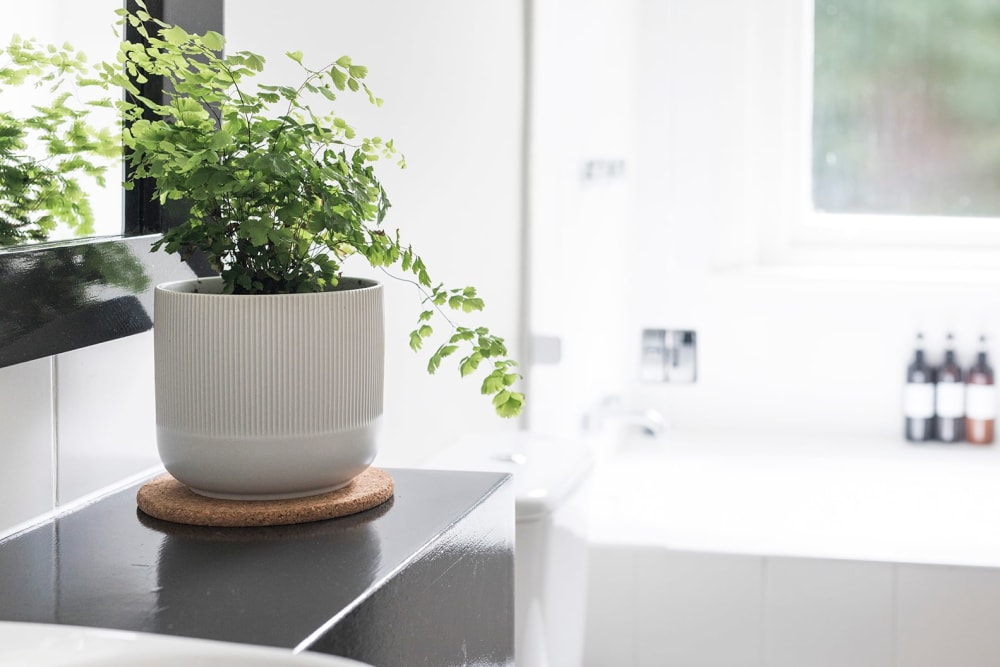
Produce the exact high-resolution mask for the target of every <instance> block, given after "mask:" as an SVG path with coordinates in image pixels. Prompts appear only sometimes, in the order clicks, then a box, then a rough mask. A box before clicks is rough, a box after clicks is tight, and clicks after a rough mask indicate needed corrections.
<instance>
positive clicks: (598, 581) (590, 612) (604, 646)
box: [583, 545, 638, 667]
mask: <svg viewBox="0 0 1000 667" xmlns="http://www.w3.org/2000/svg"><path fill="white" fill-rule="evenodd" d="M635 560H636V554H635V550H634V549H633V548H631V547H616V546H611V545H609V546H604V545H601V546H598V547H595V548H593V549H591V550H590V553H589V561H588V564H587V631H586V635H585V640H584V646H583V655H584V665H585V667H608V666H610V665H615V667H632V666H633V665H635V657H636V656H635V647H636V646H637V644H636V638H635V624H636V617H635V596H636V585H637V579H638V575H637V573H636V566H635Z"/></svg>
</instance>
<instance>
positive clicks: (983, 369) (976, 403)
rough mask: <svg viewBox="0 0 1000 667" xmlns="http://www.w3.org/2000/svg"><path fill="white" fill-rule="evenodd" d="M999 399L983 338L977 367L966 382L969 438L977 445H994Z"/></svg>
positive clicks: (966, 426) (974, 366)
mask: <svg viewBox="0 0 1000 667" xmlns="http://www.w3.org/2000/svg"><path fill="white" fill-rule="evenodd" d="M996 412H997V399H996V388H995V387H994V385H993V367H992V366H990V363H989V358H988V357H987V353H986V337H985V336H980V337H979V352H978V353H977V354H976V363H975V364H973V365H972V368H970V369H969V373H968V375H966V378H965V437H966V439H968V441H969V442H971V443H973V444H976V445H989V444H991V443H992V442H993V424H994V420H995V419H996Z"/></svg>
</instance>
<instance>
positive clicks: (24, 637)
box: [0, 621, 371, 667]
mask: <svg viewBox="0 0 1000 667" xmlns="http://www.w3.org/2000/svg"><path fill="white" fill-rule="evenodd" d="M0 665H2V666H4V667H7V666H10V667H15V666H16V667H21V666H22V665H23V666H24V667H84V666H88V667H96V666H98V665H100V667H168V666H169V667H177V665H183V667H363V666H364V665H365V663H361V662H357V661H355V660H348V659H347V658H338V657H336V656H328V655H321V654H319V653H298V654H295V653H292V652H291V650H284V649H278V648H270V647H263V646H249V645H246V644H233V643H229V642H216V641H208V640H205V639H189V638H187V637H171V636H167V635H154V634H148V633H143V632H125V631H120V630H104V629H100V628H81V627H77V626H72V625H50V624H46V623H14V622H6V621H0ZM368 667H371V666H370V665H369V666H368Z"/></svg>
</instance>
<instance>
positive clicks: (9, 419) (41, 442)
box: [0, 359, 54, 533]
mask: <svg viewBox="0 0 1000 667" xmlns="http://www.w3.org/2000/svg"><path fill="white" fill-rule="evenodd" d="M0 424H3V428H2V430H0V533H3V531H4V529H5V528H7V527H10V526H13V525H15V524H18V523H21V522H24V521H27V520H29V519H31V518H32V517H34V516H37V515H39V514H43V513H45V512H48V511H49V510H51V509H52V507H53V502H54V488H53V478H52V466H53V458H52V456H53V447H54V442H53V433H52V362H51V360H50V359H38V360H35V361H29V362H26V363H23V364H18V365H16V366H9V367H7V368H0Z"/></svg>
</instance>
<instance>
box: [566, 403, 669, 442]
mask: <svg viewBox="0 0 1000 667" xmlns="http://www.w3.org/2000/svg"><path fill="white" fill-rule="evenodd" d="M608 422H616V423H619V424H627V425H631V426H635V427H637V428H638V429H639V430H640V431H641V432H642V434H643V435H646V436H649V437H651V438H652V437H656V436H658V435H661V434H663V432H664V431H665V430H666V428H667V421H666V419H664V417H663V414H662V413H660V412H659V411H658V410H654V409H652V408H626V407H624V405H623V404H622V399H621V396H606V397H605V398H604V399H602V400H601V402H600V403H598V404H597V405H596V406H594V407H593V408H591V409H590V410H588V411H587V412H585V413H584V415H583V419H582V422H581V426H582V427H583V430H584V431H590V432H596V431H600V430H602V429H603V428H604V427H605V424H607V423H608Z"/></svg>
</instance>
